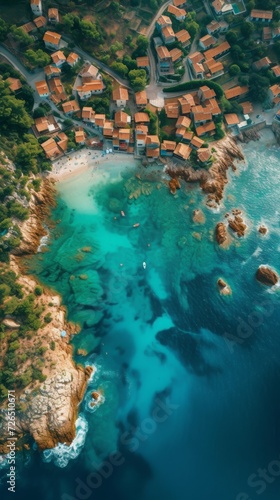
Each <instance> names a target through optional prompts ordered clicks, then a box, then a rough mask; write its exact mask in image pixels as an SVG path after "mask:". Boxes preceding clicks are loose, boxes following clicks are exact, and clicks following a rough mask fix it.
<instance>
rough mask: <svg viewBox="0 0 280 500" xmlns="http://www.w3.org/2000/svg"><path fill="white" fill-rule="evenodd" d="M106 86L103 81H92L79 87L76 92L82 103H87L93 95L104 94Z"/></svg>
mask: <svg viewBox="0 0 280 500" xmlns="http://www.w3.org/2000/svg"><path fill="white" fill-rule="evenodd" d="M104 89H105V85H104V83H103V81H102V80H92V81H90V82H88V83H85V84H83V85H79V86H78V87H77V88H76V90H77V93H78V95H79V98H80V99H81V100H82V101H86V100H87V99H89V98H90V97H91V96H92V95H95V94H102V92H104Z"/></svg>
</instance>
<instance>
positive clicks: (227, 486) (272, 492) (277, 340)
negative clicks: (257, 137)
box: [1, 131, 280, 500]
mask: <svg viewBox="0 0 280 500" xmlns="http://www.w3.org/2000/svg"><path fill="white" fill-rule="evenodd" d="M262 134H263V139H262V141H259V142H251V143H249V144H248V145H245V146H244V151H245V155H246V160H247V161H246V162H245V163H239V165H238V169H237V171H236V172H235V173H229V177H230V182H229V184H228V185H227V187H226V190H225V196H224V200H223V203H222V205H221V207H220V209H219V210H216V211H213V210H210V209H209V208H208V207H207V206H206V204H205V202H206V197H205V195H204V194H203V193H202V192H201V190H200V189H199V188H198V187H197V186H195V185H188V184H184V183H183V182H182V187H181V189H180V190H178V191H177V194H176V196H172V195H171V194H170V193H169V190H168V187H167V185H166V182H167V179H166V177H165V175H164V173H163V172H162V170H161V168H159V167H158V168H157V169H154V170H151V169H145V168H143V167H140V165H139V164H138V163H135V162H134V160H133V159H131V158H129V157H127V160H126V161H125V162H124V163H120V162H117V161H115V158H116V157H110V159H109V160H108V161H107V162H105V163H104V164H100V165H99V166H98V168H97V169H96V170H91V169H89V170H87V171H86V172H84V173H83V174H80V175H78V176H73V177H72V178H70V179H68V180H67V181H63V182H60V183H59V184H58V185H57V188H58V200H57V202H58V203H57V207H56V209H55V210H54V212H53V214H52V218H53V220H54V221H56V222H57V224H56V226H55V228H54V229H53V230H51V233H50V237H49V241H48V251H47V252H46V253H38V254H37V255H36V257H35V258H33V259H32V260H31V261H29V268H30V272H31V273H35V274H36V275H37V276H38V278H39V279H40V280H41V281H42V282H43V283H44V284H46V285H49V286H51V287H53V288H55V289H56V290H57V291H58V292H60V293H61V294H62V297H63V302H64V304H65V305H66V306H67V308H68V312H69V315H68V317H69V319H70V320H72V321H78V322H79V323H80V324H81V326H82V331H81V333H80V334H79V335H77V336H75V338H74V340H73V344H74V346H75V349H76V351H77V349H79V348H83V349H85V350H86V351H87V353H88V354H87V356H85V357H83V356H77V355H76V357H75V359H76V361H77V362H79V363H83V364H90V365H93V364H94V365H95V366H96V367H97V372H96V374H95V375H94V378H93V379H92V381H91V382H90V385H89V388H88V391H87V394H86V396H85V398H84V401H83V402H82V403H81V406H80V413H79V420H78V434H77V438H76V440H75V442H74V444H73V445H72V446H71V447H70V448H67V447H65V446H59V447H58V448H57V449H56V450H54V451H53V452H52V453H51V454H50V455H49V457H48V458H46V456H45V457H44V456H43V455H42V454H39V453H38V452H37V451H33V452H32V453H31V454H30V453H26V455H25V456H24V457H22V456H20V457H19V458H18V478H17V481H18V487H17V493H16V495H15V496H14V498H15V497H16V498H17V499H19V500H26V499H30V500H31V499H32V500H33V499H36V500H37V499H39V500H60V499H61V500H87V499H90V500H111V499H114V500H158V499H160V500H253V499H257V498H260V499H261V500H279V498H280V398H279V386H280V331H279V325H280V310H279V304H280V288H273V289H270V288H267V287H264V286H262V285H260V284H259V283H258V282H257V281H256V280H255V273H256V270H257V268H258V266H259V265H260V264H268V265H271V266H272V267H274V268H275V269H276V270H278V271H279V272H280V253H279V252H280V227H279V210H280V209H279V196H280V149H279V148H277V147H276V146H275V145H273V144H272V136H271V134H270V133H269V132H267V131H264V132H262ZM136 174H137V177H136V176H135V175H136ZM138 174H140V177H141V179H139V178H138V177H139V175H138ZM196 208H200V209H201V210H202V211H203V213H204V215H205V223H204V224H195V223H194V222H193V219H192V214H193V211H194V210H195V209H196ZM233 208H240V209H241V210H242V211H243V213H244V216H245V220H246V222H247V224H248V232H247V235H246V237H245V238H237V237H235V236H232V243H231V245H230V246H229V248H227V249H222V248H220V247H219V246H218V245H217V244H216V242H215V238H214V229H215V225H216V223H217V222H219V221H224V220H226V219H225V217H224V215H225V213H226V212H228V211H230V210H231V209H233ZM121 211H124V213H125V217H123V216H121V213H120V212H121ZM136 223H139V224H140V225H139V227H136V228H135V227H133V225H134V224H136ZM261 223H264V224H265V225H266V226H267V227H268V229H269V231H268V234H267V235H265V236H261V235H260V234H259V233H258V230H257V229H258V227H259V225H260V224H261ZM84 247H90V251H89V252H84V251H83V250H82V249H83V248H84ZM143 262H146V269H144V268H143ZM80 275H87V279H86V280H84V279H80V278H79V276H80ZM219 277H222V278H223V279H225V280H226V281H227V283H228V284H229V285H230V287H231V288H232V295H231V296H226V297H224V296H221V295H220V294H219V291H218V288H217V279H218V278H219ZM95 389H96V390H97V389H99V390H101V391H102V392H103V394H104V403H103V404H102V405H101V406H99V407H98V408H97V409H96V411H94V412H92V411H90V410H89V406H88V403H89V397H90V392H92V390H95ZM46 460H49V461H48V462H46ZM66 464H67V465H66ZM62 466H63V467H62ZM3 486H4V488H6V486H5V485H3V484H2V487H3ZM2 498H3V499H5V500H6V498H13V496H12V494H8V493H7V491H4V493H3V496H2V493H1V499H2Z"/></svg>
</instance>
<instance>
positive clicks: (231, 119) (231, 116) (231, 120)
mask: <svg viewBox="0 0 280 500" xmlns="http://www.w3.org/2000/svg"><path fill="white" fill-rule="evenodd" d="M224 119H225V123H226V126H227V128H229V129H230V128H233V127H236V125H238V123H239V122H240V120H239V118H238V116H237V114H236V113H225V114H224Z"/></svg>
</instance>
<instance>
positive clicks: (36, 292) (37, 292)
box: [34, 285, 43, 297]
mask: <svg viewBox="0 0 280 500" xmlns="http://www.w3.org/2000/svg"><path fill="white" fill-rule="evenodd" d="M34 293H35V295H37V297H39V296H40V295H42V293H43V288H42V287H41V286H39V285H38V286H36V287H35V289H34Z"/></svg>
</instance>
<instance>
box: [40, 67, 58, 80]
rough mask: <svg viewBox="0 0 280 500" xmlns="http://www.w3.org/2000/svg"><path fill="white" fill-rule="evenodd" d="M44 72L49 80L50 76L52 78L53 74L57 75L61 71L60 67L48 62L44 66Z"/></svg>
mask: <svg viewBox="0 0 280 500" xmlns="http://www.w3.org/2000/svg"><path fill="white" fill-rule="evenodd" d="M44 72H45V75H46V78H47V80H49V79H50V78H53V77H54V76H59V75H60V73H61V69H60V68H58V67H57V66H54V65H53V64H48V66H45V68H44Z"/></svg>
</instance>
